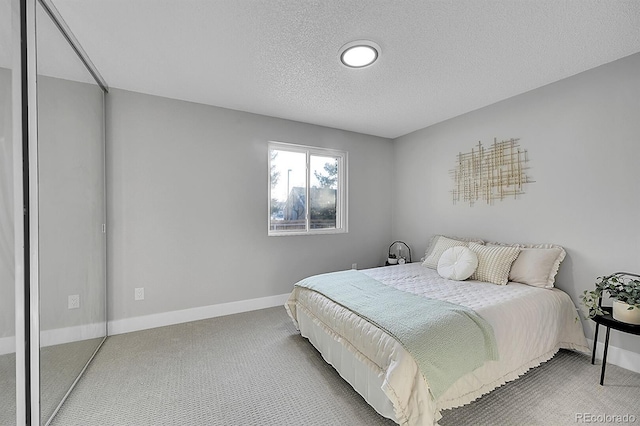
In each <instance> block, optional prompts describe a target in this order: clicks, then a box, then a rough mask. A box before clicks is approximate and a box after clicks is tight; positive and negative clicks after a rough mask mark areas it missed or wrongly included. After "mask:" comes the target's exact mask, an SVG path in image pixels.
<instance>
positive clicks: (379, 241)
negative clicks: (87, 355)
mask: <svg viewBox="0 0 640 426" xmlns="http://www.w3.org/2000/svg"><path fill="white" fill-rule="evenodd" d="M107 122H108V127H107V209H108V210H107V218H108V219H107V220H108V289H109V291H108V293H109V320H110V321H113V320H119V319H124V318H130V317H136V316H141V315H148V314H155V313H163V312H167V311H173V310H180V309H188V308H194V307H200V306H207V305H214V304H220V303H226V302H232V301H241V300H247V299H252V298H259V297H265V296H272V295H279V294H285V293H288V292H290V291H291V289H292V286H293V284H294V282H296V281H297V280H299V279H301V278H303V277H305V276H308V275H311V274H316V273H322V272H329V271H335V270H341V269H348V268H350V267H351V264H352V263H358V267H359V268H365V267H373V266H378V265H380V264H382V263H383V262H384V258H385V254H386V249H387V246H388V244H390V242H391V183H390V181H391V179H392V172H391V170H390V169H391V167H392V158H393V145H392V142H391V141H390V140H388V139H383V138H377V137H373V136H366V135H361V134H357V133H351V132H345V131H340V130H335V129H329V128H324V127H319V126H313V125H308V124H302V123H297V122H292V121H287V120H281V119H277V118H271V117H265V116H260V115H254V114H248V113H243V112H238V111H232V110H228V109H222V108H216V107H211V106H205V105H200V104H194V103H189V102H182V101H177V100H172V99H167V98H160V97H154V96H149V95H143V94H139V93H133V92H127V91H122V90H115V89H114V90H112V91H111V92H110V93H109V95H108V96H107ZM269 140H275V141H280V142H290V143H298V144H303V145H314V146H320V147H327V148H335V149H340V150H346V151H348V152H349V186H348V197H349V232H348V233H347V234H336V235H314V236H288V237H268V236H267V218H268V213H267V212H268V206H267V189H268V182H267V178H268V170H267V159H268V155H267V142H268V141H269ZM135 287H144V288H145V300H143V301H134V288H135Z"/></svg>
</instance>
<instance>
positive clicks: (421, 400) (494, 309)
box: [285, 263, 589, 425]
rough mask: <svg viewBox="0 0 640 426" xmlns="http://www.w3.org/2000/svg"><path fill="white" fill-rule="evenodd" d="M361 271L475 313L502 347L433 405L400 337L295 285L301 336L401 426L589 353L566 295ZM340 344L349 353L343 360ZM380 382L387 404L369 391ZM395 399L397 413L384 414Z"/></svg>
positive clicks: (388, 270) (293, 303)
mask: <svg viewBox="0 0 640 426" xmlns="http://www.w3.org/2000/svg"><path fill="white" fill-rule="evenodd" d="M360 272H364V273H365V274H367V275H369V276H371V277H372V278H375V279H376V280H378V281H381V282H383V283H385V284H387V285H391V286H393V287H396V288H398V289H401V290H404V291H408V292H411V293H414V294H418V295H423V296H425V297H430V298H433V299H439V300H446V301H449V302H452V303H456V304H459V305H463V306H466V307H468V308H471V309H473V310H474V311H476V312H477V313H478V314H479V315H481V316H482V317H483V318H484V319H485V320H487V321H488V322H489V324H491V326H492V327H493V331H494V334H495V337H496V341H497V344H498V351H499V354H500V360H499V361H490V362H487V363H486V364H485V365H484V366H482V367H480V368H478V369H477V370H475V371H474V372H472V373H470V374H467V375H465V376H463V377H462V378H460V379H459V380H458V381H457V382H455V383H454V384H453V385H452V386H451V387H450V388H449V389H448V390H447V391H446V392H445V393H444V394H443V395H442V396H441V397H440V398H438V400H435V401H434V400H433V399H432V397H431V395H430V393H429V384H428V381H427V380H428V378H427V380H425V379H424V378H423V377H422V374H421V373H420V370H419V369H418V367H417V365H416V363H415V361H414V360H413V358H412V357H411V355H409V353H408V352H407V351H406V350H405V349H404V348H403V347H402V345H400V344H399V343H398V342H397V341H396V340H395V339H393V338H392V337H390V336H389V335H387V334H386V333H385V332H383V331H381V330H380V329H378V328H377V327H375V326H374V325H372V324H369V323H368V322H366V321H365V320H363V319H362V318H360V317H359V316H357V315H355V314H353V313H352V312H350V311H348V310H346V309H344V308H342V307H341V306H339V305H337V304H335V303H334V302H332V301H331V300H329V299H327V298H325V297H324V296H322V295H320V294H318V293H315V292H313V291H309V290H306V289H303V288H298V287H296V288H295V289H294V291H293V292H292V293H291V296H290V297H289V300H288V301H287V303H286V306H285V307H286V308H287V312H289V315H290V316H291V318H292V319H293V320H294V322H295V324H296V326H297V327H298V328H299V329H300V331H301V334H302V335H303V336H304V337H307V338H308V339H309V340H310V341H311V342H312V343H313V344H314V345H315V346H316V347H317V348H318V349H319V350H320V352H321V353H322V355H323V357H324V358H325V359H326V360H327V361H328V362H330V363H332V364H333V365H334V367H336V369H337V370H338V371H339V372H340V374H341V375H342V376H343V377H344V378H345V379H346V380H347V381H349V383H351V385H352V386H354V388H355V389H356V390H357V391H358V392H360V394H361V395H362V396H363V397H364V398H365V400H367V402H368V403H369V404H371V405H372V406H373V407H374V408H375V409H376V410H377V411H378V412H380V413H381V414H383V415H386V416H389V417H395V419H394V420H395V421H396V422H398V423H399V424H408V425H433V424H436V422H437V420H439V419H440V418H441V415H440V410H443V409H448V408H452V407H457V406H460V405H463V404H467V403H469V402H471V401H473V400H474V399H476V398H478V397H480V396H481V395H483V394H485V393H487V392H489V391H491V390H493V389H495V388H497V387H499V386H501V385H503V384H504V383H506V382H508V381H511V380H514V379H516V378H517V377H518V376H520V375H522V374H523V373H525V372H526V371H527V370H529V369H530V368H533V367H535V366H538V365H539V364H540V363H542V362H544V361H547V360H549V359H550V358H551V357H553V355H554V354H555V353H556V352H557V351H558V350H559V349H560V348H565V349H574V350H579V351H584V352H587V353H588V352H589V348H588V346H587V342H586V339H585V337H584V333H583V330H582V325H581V323H580V321H579V319H578V316H577V312H576V309H575V306H574V304H573V302H572V301H571V299H570V298H569V296H568V295H567V294H566V293H564V292H563V291H561V290H558V289H542V288H537V287H531V286H527V285H524V284H518V283H509V284H508V285H506V286H498V285H495V284H489V283H484V282H479V281H462V282H459V281H450V280H446V279H444V278H442V277H440V276H439V275H438V273H437V272H436V271H435V270H432V269H429V268H426V267H423V266H422V265H420V264H419V263H413V264H408V265H397V266H392V267H384V268H374V269H367V270H362V271H360ZM319 330H321V333H319ZM319 334H322V335H319ZM326 340H330V342H329V343H327V342H326ZM336 346H337V347H338V348H339V350H341V351H343V354H341V355H340V354H337V350H338V349H336ZM332 348H333V349H332ZM470 350H471V348H470ZM328 352H335V353H333V354H332V353H328ZM344 354H350V355H353V356H354V357H355V359H356V360H357V362H358V364H359V367H360V368H362V365H364V366H365V368H366V369H368V370H369V371H368V372H367V374H366V375H365V374H361V373H358V374H354V373H353V372H349V371H346V369H349V368H358V366H352V364H353V362H351V361H347V360H344V359H343V358H345V355H344ZM347 358H348V356H347ZM337 364H339V365H337ZM356 373H357V372H356ZM359 377H360V378H362V377H367V378H366V379H365V380H364V381H366V382H367V383H358V382H359V381H360V382H362V381H363V380H362V379H358V378H359ZM376 382H379V384H378V385H376V386H378V387H380V388H381V389H382V391H383V392H384V395H385V396H386V398H388V401H381V400H380V399H381V398H380V397H379V396H376V392H375V391H369V390H367V387H368V386H369V387H370V386H371V383H376ZM389 401H390V403H391V404H392V405H393V415H390V414H389V413H388V411H389V410H388V409H386V408H385V404H386V405H389ZM385 411H386V412H385Z"/></svg>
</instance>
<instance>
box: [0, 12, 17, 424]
mask: <svg viewBox="0 0 640 426" xmlns="http://www.w3.org/2000/svg"><path fill="white" fill-rule="evenodd" d="M11 28H12V27H11V2H10V0H0V425H14V424H16V337H15V334H16V332H15V279H14V262H15V256H14V254H15V252H14V237H13V235H14V233H13V217H14V214H13V206H14V203H13V147H12V143H13V142H12V141H13V137H12V125H11V121H12V108H11V97H12V96H11V79H12V72H11V67H12V60H13V58H12V52H11V47H12V44H13V41H12V29H11Z"/></svg>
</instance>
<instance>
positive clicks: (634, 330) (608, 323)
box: [591, 306, 640, 385]
mask: <svg viewBox="0 0 640 426" xmlns="http://www.w3.org/2000/svg"><path fill="white" fill-rule="evenodd" d="M602 310H603V311H604V315H596V316H595V317H593V318H592V319H593V320H594V321H595V323H596V335H595V337H594V338H593V355H591V364H595V360H596V348H597V347H598V327H600V324H602V325H604V326H605V327H607V336H606V337H605V339H604V356H603V357H602V372H601V373H600V385H604V370H605V367H606V366H607V350H608V349H609V332H610V331H611V329H612V328H613V329H614V330H618V331H622V332H623V333H631V334H635V335H636V336H640V325H634V324H627V323H626V322H620V321H618V320H615V319H613V316H612V314H611V311H612V310H613V308H611V307H606V306H603V307H602Z"/></svg>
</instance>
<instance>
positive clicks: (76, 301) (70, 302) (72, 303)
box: [67, 294, 80, 309]
mask: <svg viewBox="0 0 640 426" xmlns="http://www.w3.org/2000/svg"><path fill="white" fill-rule="evenodd" d="M67 307H68V308H69V309H78V308H79V307H80V295H79V294H72V295H70V296H69V297H68V298H67Z"/></svg>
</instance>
